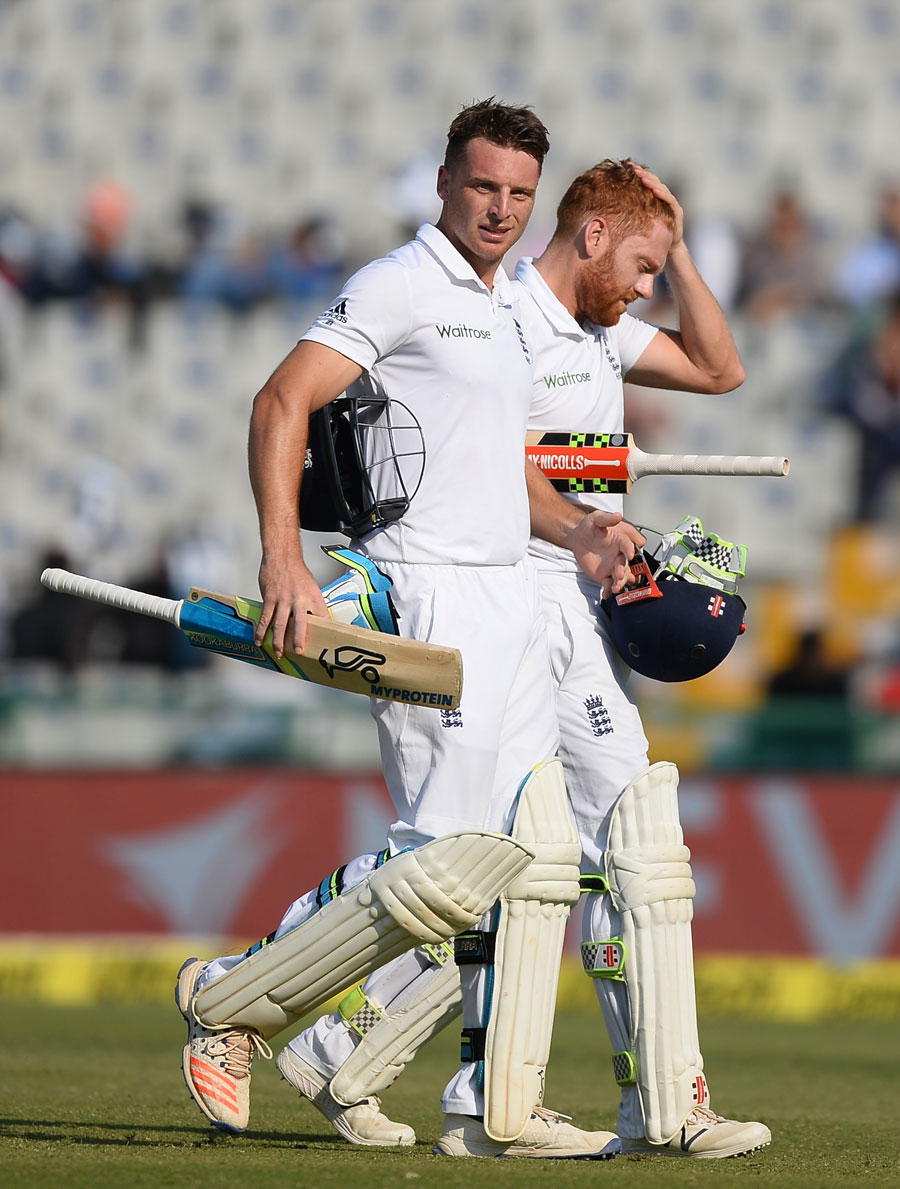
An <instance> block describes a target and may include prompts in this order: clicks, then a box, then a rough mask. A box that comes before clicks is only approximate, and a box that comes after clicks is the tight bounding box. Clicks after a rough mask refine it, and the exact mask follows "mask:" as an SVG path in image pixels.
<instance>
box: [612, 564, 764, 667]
mask: <svg viewBox="0 0 900 1189" xmlns="http://www.w3.org/2000/svg"><path fill="white" fill-rule="evenodd" d="M631 569H632V571H633V572H635V573H637V574H638V575H639V576H640V578H641V581H640V583H639V584H638V585H637V586H634V587H628V588H626V589H625V590H623V591H622V592H621V593H620V594H618V595H612V596H611V597H609V598H607V599H604V600H603V608H604V610H605V611H606V612H607V614H608V615H609V619H610V630H611V633H612V638H613V642H614V644H615V646H616V649H617V651H618V652H619V655H620V656H621V657H622V659H623V660H624V661H625V662H626V664H628V665H629V666H630V667H631V668H632V669H634V670H635V671H636V672H637V673H642V674H643V675H644V676H645V677H651V678H652V679H653V680H654V681H692V680H693V679H694V678H695V677H703V676H704V675H705V674H707V673H709V672H711V671H712V670H713V669H715V667H716V666H717V665H719V664H721V663H722V661H723V660H724V659H725V657H726V656H727V655H728V654H729V652H731V649H732V647H733V646H734V642H735V640H736V639H737V638H738V636H739V635H740V634H741V633H742V632H743V630H744V612H745V611H746V609H747V608H746V604H745V603H744V600H743V599H742V598H741V597H740V595H737V594H732V593H728V592H726V591H723V590H719V589H716V588H715V587H713V586H707V585H703V584H701V583H699V582H691V581H688V580H686V579H684V578H681V577H677V576H675V575H673V574H670V573H667V572H665V571H659V570H657V569H656V563H655V562H654V560H653V559H652V558H648V557H647V556H646V555H643V560H642V561H640V562H632V564H631Z"/></svg>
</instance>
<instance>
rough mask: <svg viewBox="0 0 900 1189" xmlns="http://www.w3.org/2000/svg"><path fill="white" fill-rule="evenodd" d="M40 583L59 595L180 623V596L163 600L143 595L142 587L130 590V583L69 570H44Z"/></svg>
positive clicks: (173, 623)
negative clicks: (102, 579)
mask: <svg viewBox="0 0 900 1189" xmlns="http://www.w3.org/2000/svg"><path fill="white" fill-rule="evenodd" d="M41 582H42V583H43V585H44V586H46V587H47V589H48V590H53V591H57V592H58V593H60V594H72V595H77V596H78V597H79V598H81V599H91V600H92V601H93V602H95V603H104V604H105V605H106V606H107V607H120V608H121V609H122V610H123V611H137V612H139V613H140V614H141V615H150V616H152V617H153V618H154V619H163V620H165V622H166V623H170V624H172V625H173V626H174V627H178V626H179V620H180V617H181V604H182V602H183V600H181V599H164V598H161V597H160V596H159V595H149V594H144V593H143V592H142V591H140V590H130V589H129V588H128V587H127V586H116V585H115V584H114V583H112V582H99V581H98V580H97V579H96V578H86V577H85V576H84V575H83V574H71V573H69V571H68V570H57V569H48V570H44V572H43V574H41Z"/></svg>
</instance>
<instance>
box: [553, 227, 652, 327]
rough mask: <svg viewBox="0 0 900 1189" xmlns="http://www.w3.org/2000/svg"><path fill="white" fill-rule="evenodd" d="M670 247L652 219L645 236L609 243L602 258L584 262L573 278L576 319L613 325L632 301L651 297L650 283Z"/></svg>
mask: <svg viewBox="0 0 900 1189" xmlns="http://www.w3.org/2000/svg"><path fill="white" fill-rule="evenodd" d="M671 246H672V232H671V231H670V230H669V228H668V227H667V226H666V225H665V223H663V222H662V221H661V220H659V219H656V220H654V223H653V226H652V228H651V230H650V231H649V232H648V233H647V234H645V235H629V236H626V238H625V239H623V240H619V242H618V243H610V245H609V247H608V248H607V250H606V251H605V252H603V254H602V255H600V256H597V257H595V258H594V259H592V260H589V261H586V262H585V263H584V264H583V265H582V267H581V268H580V270H579V272H578V275H577V277H576V278H575V305H576V308H577V312H578V316H579V317H581V318H587V319H588V321H590V322H594V323H596V325H597V326H615V324H616V323H617V322H618V321H619V319H620V318H621V317H622V315H623V314H624V313H625V311H626V309H627V308H628V306H629V305H630V304H631V303H632V302H633V301H636V300H637V299H638V298H639V297H643V298H645V299H649V298H651V297H652V296H653V281H654V279H655V278H656V277H657V276H658V275H659V274H660V273H661V272H662V270H663V267H664V266H665V263H666V257H667V256H668V254H669V248H670V247H671Z"/></svg>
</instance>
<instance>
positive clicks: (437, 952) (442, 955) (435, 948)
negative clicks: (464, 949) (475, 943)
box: [422, 941, 453, 966]
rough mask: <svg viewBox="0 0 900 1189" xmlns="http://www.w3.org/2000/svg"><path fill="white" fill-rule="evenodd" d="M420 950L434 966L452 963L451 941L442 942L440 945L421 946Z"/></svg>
mask: <svg viewBox="0 0 900 1189" xmlns="http://www.w3.org/2000/svg"><path fill="white" fill-rule="evenodd" d="M422 949H423V950H424V951H425V953H426V954H428V956H429V958H431V960H432V962H434V964H435V965H436V966H446V965H447V963H448V962H452V961H453V942H452V941H442V942H441V943H440V945H423V946H422Z"/></svg>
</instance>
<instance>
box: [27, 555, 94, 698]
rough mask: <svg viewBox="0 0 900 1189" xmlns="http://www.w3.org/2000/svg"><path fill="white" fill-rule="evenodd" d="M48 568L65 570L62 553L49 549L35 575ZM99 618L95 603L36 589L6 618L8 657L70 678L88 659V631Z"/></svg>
mask: <svg viewBox="0 0 900 1189" xmlns="http://www.w3.org/2000/svg"><path fill="white" fill-rule="evenodd" d="M48 566H49V567H53V568H60V569H63V570H66V569H70V568H71V561H70V559H69V556H68V554H66V553H65V552H64V551H63V550H62V549H57V548H53V549H49V550H48V551H47V552H46V553H45V554H44V555H43V557H42V558H41V561H40V569H39V570H38V573H41V572H42V571H43V570H44V569H46V568H47V567H48ZM101 615H102V608H100V606H99V604H97V603H91V602H88V601H87V600H86V599H75V598H68V597H66V596H64V595H59V594H54V593H53V591H50V590H47V589H46V587H43V586H41V587H38V588H37V589H36V591H35V593H34V595H33V596H32V597H31V598H30V599H28V600H27V602H25V603H24V604H23V605H22V606H20V607H19V608H18V609H17V610H15V611H14V612H13V614H12V615H11V616H10V622H9V655H10V656H11V657H12V658H13V659H14V660H41V661H52V662H53V663H54V664H56V665H58V666H59V667H60V669H61V670H62V672H63V673H66V674H68V675H71V674H73V673H74V672H75V671H76V670H77V669H78V668H80V666H81V665H82V664H84V662H85V661H86V660H87V659H88V657H89V655H90V639H91V634H92V630H93V628H94V627H95V625H96V623H97V621H98V620H99V619H100V617H101Z"/></svg>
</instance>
